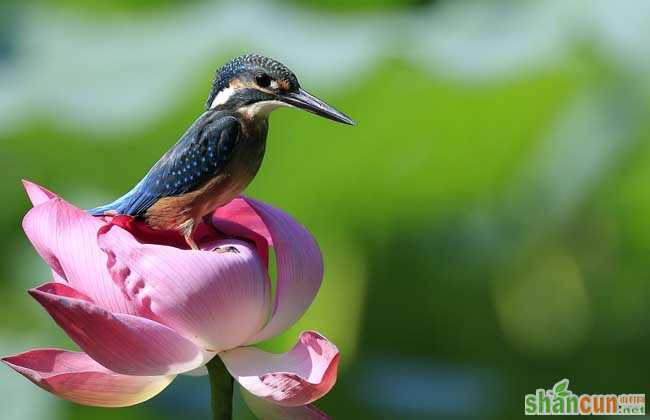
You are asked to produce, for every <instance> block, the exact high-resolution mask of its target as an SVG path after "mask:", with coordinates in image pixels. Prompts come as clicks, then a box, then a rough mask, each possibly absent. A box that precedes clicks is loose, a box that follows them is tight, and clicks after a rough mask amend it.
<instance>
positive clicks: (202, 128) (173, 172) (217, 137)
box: [90, 116, 240, 216]
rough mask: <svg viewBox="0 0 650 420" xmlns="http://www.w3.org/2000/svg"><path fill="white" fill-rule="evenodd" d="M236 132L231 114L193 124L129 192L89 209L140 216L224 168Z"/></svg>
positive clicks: (237, 124) (237, 136)
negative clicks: (205, 122)
mask: <svg viewBox="0 0 650 420" xmlns="http://www.w3.org/2000/svg"><path fill="white" fill-rule="evenodd" d="M239 133H240V125H239V122H238V121H237V119H236V118H234V117H232V116H223V117H221V118H217V119H215V120H214V121H211V122H210V123H208V124H206V125H201V124H195V127H192V128H190V130H188V132H187V133H186V134H185V135H184V136H183V137H182V138H181V139H180V140H179V141H178V143H176V145H175V146H174V147H173V148H171V149H170V150H169V151H168V152H167V153H165V155H164V156H163V157H162V158H161V159H160V160H159V161H158V162H157V163H156V164H155V165H154V166H153V167H152V168H151V170H149V172H148V173H147V175H146V176H145V177H144V178H143V179H142V180H141V181H140V182H139V183H138V184H137V185H136V186H135V187H134V188H133V189H132V190H131V191H130V192H128V193H127V194H125V195H124V196H123V197H121V198H119V199H117V200H116V201H114V202H113V203H110V204H108V205H106V206H102V207H97V208H96V209H92V210H90V213H91V214H95V215H97V214H105V213H106V212H111V211H112V212H115V213H117V214H126V215H130V216H141V215H144V214H145V213H146V211H147V210H148V209H149V208H150V207H151V206H153V205H154V204H155V203H156V202H157V201H158V200H160V199H161V198H164V197H172V196H178V195H182V194H185V193H187V192H190V191H193V190H194V189H196V188H198V187H200V186H201V185H203V184H204V183H205V182H207V181H209V180H210V179H212V178H213V177H215V176H217V175H218V174H219V172H221V171H222V170H223V168H224V167H225V166H226V164H227V163H228V162H229V161H230V158H231V156H232V150H233V148H234V146H235V143H236V142H237V140H238V138H239Z"/></svg>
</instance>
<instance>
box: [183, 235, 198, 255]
mask: <svg viewBox="0 0 650 420" xmlns="http://www.w3.org/2000/svg"><path fill="white" fill-rule="evenodd" d="M185 242H187V245H189V247H190V249H193V250H194V251H197V250H199V246H198V245H197V244H196V242H194V238H192V235H185Z"/></svg>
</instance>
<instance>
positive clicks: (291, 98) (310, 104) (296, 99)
mask: <svg viewBox="0 0 650 420" xmlns="http://www.w3.org/2000/svg"><path fill="white" fill-rule="evenodd" d="M280 100H281V101H283V102H285V103H287V104H289V105H292V106H295V107H297V108H301V109H304V110H305V111H308V112H311V113H312V114H316V115H320V116H321V117H325V118H327V119H330V120H332V121H338V122H340V123H343V124H349V125H356V123H355V122H354V120H353V119H352V118H350V117H348V116H347V115H345V114H344V113H342V112H341V111H337V110H336V109H334V107H332V106H330V105H327V104H326V103H325V102H323V101H321V100H320V99H318V98H317V97H315V96H314V95H312V94H311V93H309V92H307V91H306V90H304V89H302V88H300V89H298V92H287V93H282V94H281V95H280Z"/></svg>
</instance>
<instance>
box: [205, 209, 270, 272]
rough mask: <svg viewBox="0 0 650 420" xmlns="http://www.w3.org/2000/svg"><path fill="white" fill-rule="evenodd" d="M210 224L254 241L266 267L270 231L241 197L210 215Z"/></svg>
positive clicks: (225, 231) (235, 235) (233, 234)
mask: <svg viewBox="0 0 650 420" xmlns="http://www.w3.org/2000/svg"><path fill="white" fill-rule="evenodd" d="M212 225H213V226H214V227H216V228H217V229H219V230H220V231H222V232H224V233H227V234H229V235H232V236H234V237H238V238H245V239H248V240H250V241H253V242H254V243H255V247H256V248H257V253H258V254H259V256H260V258H261V259H262V262H263V263H264V266H265V267H268V265H269V264H268V260H269V245H271V244H272V243H273V239H272V238H271V233H270V232H269V230H268V229H267V228H266V225H265V224H264V222H263V221H262V219H261V218H260V216H259V215H258V214H257V213H256V212H255V210H253V208H252V207H251V206H250V205H249V204H248V203H247V202H246V200H244V199H243V198H235V199H234V200H232V201H231V202H230V203H228V204H226V205H225V206H223V207H220V208H218V209H217V210H216V211H215V212H214V214H213V215H212Z"/></svg>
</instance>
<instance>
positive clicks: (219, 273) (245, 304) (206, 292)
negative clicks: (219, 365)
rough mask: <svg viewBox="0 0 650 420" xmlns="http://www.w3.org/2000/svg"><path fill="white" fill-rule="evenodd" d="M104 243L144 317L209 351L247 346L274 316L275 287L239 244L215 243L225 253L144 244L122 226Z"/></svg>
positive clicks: (107, 233)
mask: <svg viewBox="0 0 650 420" xmlns="http://www.w3.org/2000/svg"><path fill="white" fill-rule="evenodd" d="M98 240H99V244H100V246H101V247H102V249H104V251H105V252H106V253H107V254H108V255H109V264H108V268H109V271H110V273H111V274H112V276H113V281H115V282H116V283H119V284H123V285H124V289H125V290H126V291H127V293H128V294H129V297H130V299H131V300H132V301H133V302H135V303H136V304H137V305H138V310H139V312H140V313H141V314H142V316H146V317H147V318H151V319H157V320H159V321H160V322H161V323H164V324H165V325H168V326H170V327H172V328H174V329H175V330H176V331H178V332H180V333H181V334H183V335H184V336H186V337H188V338H190V339H191V340H192V341H193V342H195V343H197V345H199V346H200V347H202V348H204V349H209V350H210V351H215V352H218V351H222V350H226V349H230V348H233V347H238V346H240V345H242V344H243V343H244V342H245V341H246V340H247V339H249V338H250V337H251V336H252V335H253V334H255V333H256V332H257V331H259V329H260V328H261V327H262V325H263V324H264V322H266V318H267V316H268V312H269V305H270V302H269V301H270V297H269V296H270V284H269V280H268V277H267V276H266V273H265V270H264V269H263V268H262V265H261V263H260V261H259V258H258V256H257V254H256V253H255V251H254V250H253V249H252V247H251V246H250V245H249V244H247V243H245V242H243V241H238V240H222V241H217V242H216V243H214V244H213V247H212V249H214V246H218V247H221V249H222V250H226V252H214V251H207V250H205V251H189V250H181V249H177V248H174V247H169V246H163V245H153V244H141V243H139V242H138V241H136V240H135V239H134V238H133V236H132V235H131V234H130V233H129V232H127V231H125V230H124V229H122V228H120V227H118V226H112V227H110V229H104V230H102V231H101V232H100V235H99V238H98Z"/></svg>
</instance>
